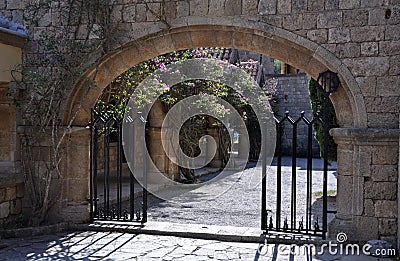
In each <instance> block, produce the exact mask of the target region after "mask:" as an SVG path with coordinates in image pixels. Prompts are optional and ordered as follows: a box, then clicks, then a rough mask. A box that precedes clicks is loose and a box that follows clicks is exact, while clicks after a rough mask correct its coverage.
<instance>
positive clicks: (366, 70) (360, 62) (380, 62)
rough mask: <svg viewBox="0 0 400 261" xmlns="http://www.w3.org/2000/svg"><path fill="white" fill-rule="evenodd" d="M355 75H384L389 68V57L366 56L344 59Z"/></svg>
mask: <svg viewBox="0 0 400 261" xmlns="http://www.w3.org/2000/svg"><path fill="white" fill-rule="evenodd" d="M343 62H344V63H345V64H346V65H347V66H348V67H349V69H350V71H351V72H352V73H353V74H354V75H355V76H382V75H384V74H386V73H387V72H388V70H389V57H364V58H351V59H344V60H343Z"/></svg>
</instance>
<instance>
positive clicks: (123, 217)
mask: <svg viewBox="0 0 400 261" xmlns="http://www.w3.org/2000/svg"><path fill="white" fill-rule="evenodd" d="M145 123H146V122H145V120H144V119H143V118H142V117H141V116H140V115H138V117H137V118H136V119H133V121H132V124H140V126H141V127H142V129H143V130H144V129H145ZM122 125H123V119H122V116H119V115H116V114H114V115H110V114H107V113H104V112H98V111H95V110H92V115H91V122H90V130H91V140H90V159H91V160H90V205H91V208H90V217H91V220H117V221H136V222H141V223H145V222H147V190H146V186H141V185H140V183H139V182H137V180H136V179H135V176H134V175H133V173H132V170H131V169H130V168H129V167H128V166H127V163H126V162H125V161H126V160H125V156H124V151H123V148H122V130H123V128H122ZM143 164H144V165H146V157H145V156H143ZM142 175H143V179H144V180H147V170H146V168H143V170H142Z"/></svg>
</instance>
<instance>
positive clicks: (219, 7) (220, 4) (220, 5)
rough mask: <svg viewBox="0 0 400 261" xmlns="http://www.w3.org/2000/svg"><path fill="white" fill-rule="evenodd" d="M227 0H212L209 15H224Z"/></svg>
mask: <svg viewBox="0 0 400 261" xmlns="http://www.w3.org/2000/svg"><path fill="white" fill-rule="evenodd" d="M224 6H225V1H218V0H210V8H209V10H208V14H209V15H213V16H223V15H224Z"/></svg>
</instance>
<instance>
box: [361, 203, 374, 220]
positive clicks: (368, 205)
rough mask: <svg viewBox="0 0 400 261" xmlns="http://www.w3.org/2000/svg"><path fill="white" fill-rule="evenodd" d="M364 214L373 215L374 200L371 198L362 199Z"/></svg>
mask: <svg viewBox="0 0 400 261" xmlns="http://www.w3.org/2000/svg"><path fill="white" fill-rule="evenodd" d="M364 215H365V216H368V217H373V216H374V215H375V208H374V201H373V200H372V199H364Z"/></svg>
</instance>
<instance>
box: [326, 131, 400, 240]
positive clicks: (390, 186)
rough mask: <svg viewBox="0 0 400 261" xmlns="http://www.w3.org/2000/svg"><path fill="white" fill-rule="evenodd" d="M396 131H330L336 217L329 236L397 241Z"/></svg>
mask: <svg viewBox="0 0 400 261" xmlns="http://www.w3.org/2000/svg"><path fill="white" fill-rule="evenodd" d="M399 133H400V131H399V129H345V128H338V129H332V130H331V134H332V136H333V137H334V139H335V142H336V143H337V144H338V188H337V214H336V217H335V219H334V220H333V221H332V222H331V223H330V224H329V228H328V230H329V237H331V238H335V237H336V234H337V233H339V232H345V233H347V235H348V237H349V239H350V240H369V239H383V240H387V241H389V242H392V243H393V244H396V240H397V229H398V226H397V216H398V214H397V204H398V203H397V202H398V193H397V192H398V185H397V182H398V166H399V165H398V164H399Z"/></svg>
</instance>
